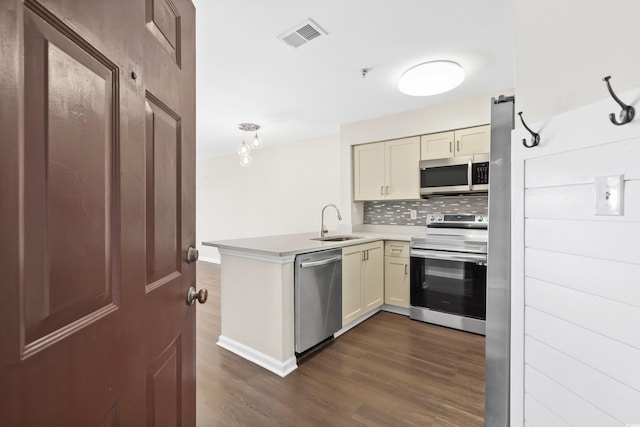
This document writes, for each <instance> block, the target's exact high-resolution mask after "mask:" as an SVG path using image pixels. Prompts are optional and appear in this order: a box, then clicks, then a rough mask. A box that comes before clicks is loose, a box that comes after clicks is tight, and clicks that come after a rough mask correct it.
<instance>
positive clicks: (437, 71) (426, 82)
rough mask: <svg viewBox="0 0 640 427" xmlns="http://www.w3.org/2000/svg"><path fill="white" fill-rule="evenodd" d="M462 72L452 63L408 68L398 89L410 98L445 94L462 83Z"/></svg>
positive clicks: (439, 62) (459, 67) (443, 62)
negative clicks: (410, 96)
mask: <svg viewBox="0 0 640 427" xmlns="http://www.w3.org/2000/svg"><path fill="white" fill-rule="evenodd" d="M463 80H464V70H463V69H462V67H461V66H460V65H459V64H457V63H455V62H453V61H431V62H425V63H422V64H418V65H416V66H414V67H411V68H409V69H408V70H407V71H405V72H404V74H402V77H400V81H399V82H398V89H399V90H400V92H402V93H406V94H407V95H412V96H429V95H437V94H439V93H443V92H447V91H449V90H451V89H453V88H455V87H457V86H459V85H460V83H462V81H463Z"/></svg>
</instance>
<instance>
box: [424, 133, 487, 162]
mask: <svg viewBox="0 0 640 427" xmlns="http://www.w3.org/2000/svg"><path fill="white" fill-rule="evenodd" d="M490 145H491V128H490V126H489V125H484V126H476V127H472V128H466V129H459V130H456V131H449V132H439V133H432V134H429V135H422V136H421V137H420V159H421V160H431V159H444V158H447V157H455V156H468V155H471V154H483V153H488V152H489V148H490Z"/></svg>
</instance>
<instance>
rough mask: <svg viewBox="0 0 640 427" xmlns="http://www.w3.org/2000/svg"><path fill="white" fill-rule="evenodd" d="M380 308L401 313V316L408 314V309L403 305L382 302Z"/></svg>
mask: <svg viewBox="0 0 640 427" xmlns="http://www.w3.org/2000/svg"><path fill="white" fill-rule="evenodd" d="M382 310H384V311H388V312H390V313H395V314H402V315H403V316H409V309H408V308H405V307H398V306H397V305H389V304H383V305H382Z"/></svg>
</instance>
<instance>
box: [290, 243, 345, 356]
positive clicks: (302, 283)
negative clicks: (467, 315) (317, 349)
mask: <svg viewBox="0 0 640 427" xmlns="http://www.w3.org/2000/svg"><path fill="white" fill-rule="evenodd" d="M294 287H295V289H294V298H295V305H294V307H295V309H294V310H295V349H296V353H298V354H299V353H302V352H304V351H306V350H308V349H310V348H311V347H313V346H315V345H316V344H319V343H320V342H322V341H324V340H325V339H327V338H329V337H331V336H332V335H333V334H334V333H335V332H337V331H338V330H339V329H340V328H341V327H342V249H332V250H328V251H320V252H311V253H307V254H300V255H297V256H296V261H295V269H294Z"/></svg>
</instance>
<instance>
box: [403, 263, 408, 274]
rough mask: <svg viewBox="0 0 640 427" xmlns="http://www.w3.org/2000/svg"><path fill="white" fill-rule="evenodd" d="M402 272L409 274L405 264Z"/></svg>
mask: <svg viewBox="0 0 640 427" xmlns="http://www.w3.org/2000/svg"><path fill="white" fill-rule="evenodd" d="M404 274H409V272H408V271H407V264H405V265H404Z"/></svg>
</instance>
